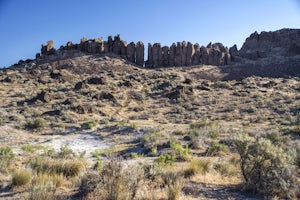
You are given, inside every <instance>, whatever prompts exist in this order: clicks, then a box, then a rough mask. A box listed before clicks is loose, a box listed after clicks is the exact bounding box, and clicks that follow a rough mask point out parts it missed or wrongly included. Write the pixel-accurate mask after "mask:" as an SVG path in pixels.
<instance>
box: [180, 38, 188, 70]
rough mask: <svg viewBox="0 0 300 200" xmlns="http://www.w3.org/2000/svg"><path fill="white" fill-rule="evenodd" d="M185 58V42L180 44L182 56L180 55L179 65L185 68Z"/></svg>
mask: <svg viewBox="0 0 300 200" xmlns="http://www.w3.org/2000/svg"><path fill="white" fill-rule="evenodd" d="M186 56H187V43H186V41H183V42H182V54H181V65H182V66H186V60H187V59H186Z"/></svg>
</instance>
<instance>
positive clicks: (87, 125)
mask: <svg viewBox="0 0 300 200" xmlns="http://www.w3.org/2000/svg"><path fill="white" fill-rule="evenodd" d="M97 125H98V123H97V122H96V121H86V122H83V123H82V124H81V128H84V129H92V128H94V127H96V126H97Z"/></svg>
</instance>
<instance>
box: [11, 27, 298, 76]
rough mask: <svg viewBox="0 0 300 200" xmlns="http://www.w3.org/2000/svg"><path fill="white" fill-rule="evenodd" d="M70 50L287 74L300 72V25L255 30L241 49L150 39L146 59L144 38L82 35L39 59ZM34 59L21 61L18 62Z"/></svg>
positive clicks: (232, 71)
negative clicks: (165, 44)
mask: <svg viewBox="0 0 300 200" xmlns="http://www.w3.org/2000/svg"><path fill="white" fill-rule="evenodd" d="M66 51H67V52H72V51H73V52H74V55H75V54H76V55H77V54H78V55H80V52H82V53H88V54H97V55H108V54H109V55H116V56H119V57H121V58H123V59H125V60H127V61H129V62H131V63H134V64H136V65H137V66H140V67H145V68H164V67H179V66H197V65H213V66H219V67H220V70H221V71H222V72H223V73H224V74H228V77H227V78H228V79H241V78H245V77H248V76H251V75H258V76H269V77H286V76H291V75H292V76H298V75H299V74H300V67H299V63H300V29H281V30H278V31H273V32H264V31H263V32H261V33H257V32H254V33H253V34H251V35H250V36H249V37H248V38H247V39H246V41H245V43H244V44H243V46H242V48H241V49H240V50H238V49H237V46H236V45H234V46H232V47H230V48H227V47H225V46H224V45H223V44H222V43H214V44H212V43H209V44H208V45H207V46H206V47H205V46H201V45H199V44H192V43H191V42H186V41H183V42H177V43H173V44H172V45H171V46H170V47H169V46H162V45H161V43H154V44H153V45H152V44H151V43H149V44H148V47H147V60H144V57H145V45H144V43H143V42H141V41H139V42H137V43H134V42H130V43H127V42H126V41H124V40H122V39H121V36H120V35H117V36H115V37H112V36H109V37H108V39H107V41H105V40H103V39H102V38H97V39H86V38H82V39H81V40H80V43H79V44H73V43H72V42H67V44H66V45H65V46H61V47H60V48H59V49H58V50H56V49H55V48H54V44H53V41H52V40H50V41H48V43H47V44H46V45H42V48H41V53H38V54H36V60H35V61H37V62H39V61H41V62H42V63H43V60H47V59H48V58H49V56H51V55H60V54H59V52H66ZM78 51H79V52H78ZM67 54H70V53H67ZM58 57H59V56H58ZM58 57H57V58H58ZM32 61H33V60H30V59H28V60H26V61H20V62H19V63H18V64H16V65H15V66H20V64H21V65H22V64H24V63H25V64H26V63H30V62H32ZM223 66H224V67H223Z"/></svg>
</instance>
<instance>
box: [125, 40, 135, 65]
mask: <svg viewBox="0 0 300 200" xmlns="http://www.w3.org/2000/svg"><path fill="white" fill-rule="evenodd" d="M135 57H136V54H135V43H134V42H130V43H129V44H128V45H127V47H126V58H127V60H129V61H130V62H133V63H135Z"/></svg>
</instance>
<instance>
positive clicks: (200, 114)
mask: <svg viewBox="0 0 300 200" xmlns="http://www.w3.org/2000/svg"><path fill="white" fill-rule="evenodd" d="M64 53H66V52H64ZM64 56H66V59H65V60H59V61H57V62H56V61H55V62H51V63H47V62H46V60H45V62H46V63H44V64H40V63H36V66H34V67H33V66H30V67H26V68H24V69H20V70H14V69H7V70H0V84H1V87H0V96H1V97H3V98H2V101H1V102H0V107H1V109H0V129H1V130H0V139H1V141H3V142H2V145H7V146H1V147H0V169H1V170H0V182H1V184H2V183H3V186H5V184H6V183H7V184H8V185H13V186H22V187H15V189H16V190H21V191H20V192H19V193H18V194H17V193H16V194H11V195H12V198H14V197H16V198H18V197H19V196H18V195H20V196H21V195H23V194H28V198H29V199H71V198H73V196H71V195H75V196H76V197H77V195H78V196H80V194H83V196H84V197H83V198H86V199H132V198H134V199H189V198H192V199H194V198H210V197H209V196H208V195H207V194H206V192H209V193H210V194H211V195H212V198H216V197H217V198H220V199H221V198H222V199H230V198H236V199H243V198H246V197H247V194H246V193H244V192H243V191H238V190H236V189H234V188H239V187H235V186H244V188H245V189H248V190H251V191H252V193H257V194H258V195H262V196H265V198H271V196H276V197H277V198H279V199H284V198H299V192H298V193H297V188H299V180H300V178H299V168H300V156H299V155H300V148H299V146H300V145H299V136H300V128H299V120H300V114H299V106H300V104H299V100H300V95H299V94H298V93H299V87H300V85H299V78H296V77H291V78H267V77H247V78H244V79H242V80H231V81H219V80H215V79H218V78H216V77H213V78H211V80H204V79H202V78H205V77H206V75H205V76H204V77H203V76H202V74H203V70H204V71H206V70H208V71H210V70H212V71H214V72H215V71H216V70H215V69H214V68H213V67H212V66H205V65H204V66H202V67H201V68H197V67H185V68H176V69H173V68H162V69H158V70H152V69H151V70H150V69H147V70H145V69H143V68H136V67H134V66H131V65H130V64H129V63H127V62H124V61H123V60H120V59H119V58H115V57H111V56H110V55H105V56H98V55H93V56H92V55H84V57H81V56H75V57H70V58H69V57H68V54H66V55H64ZM46 58H47V57H46V56H44V59H46ZM77 59H79V60H80V62H78V60H77ZM95 61H97V62H95ZM81 62H82V63H81ZM70 63H72V64H70ZM70 66H72V67H70ZM94 66H97V67H94ZM116 66H122V70H119V67H118V68H117V69H118V70H116ZM216 73H218V72H216ZM35 74H38V77H36V78H32V77H33V76H34V75H35ZM95 74H98V75H99V76H101V80H105V81H103V82H102V83H101V84H95V83H93V84H90V83H91V82H90V83H89V80H90V79H91V78H93V76H94V75H95ZM198 76H199V77H198ZM6 78H9V79H11V80H13V81H14V82H5V80H6ZM206 78H207V77H206ZM99 80H100V79H99ZM41 91H43V92H41ZM24 129H26V130H25V131H24ZM37 132H38V133H39V134H36V133H37ZM239 132H246V133H247V134H246V135H247V137H246V136H242V137H238V138H234V140H233V139H232V138H233V137H235V136H236V135H237V134H238V133H239ZM279 132H282V133H283V134H279ZM260 133H264V134H260ZM79 136H80V137H79ZM78 138H80V142H78V141H79V140H78ZM56 141H57V143H56ZM73 142H74V143H73ZM60 144H63V145H62V146H59V145H60ZM84 150H86V151H84ZM14 152H15V153H14ZM116 157H122V158H123V159H126V160H122V159H120V160H118V159H116ZM137 158H138V159H137ZM82 177H84V178H82ZM1 186H2V185H1ZM213 187H218V188H217V189H216V190H214V189H215V188H213ZM228 187H230V190H227V189H228ZM207 189H208V191H206V190H207ZM232 190H235V191H234V192H233V193H231V192H230V191H232ZM224 191H226V192H224ZM74 193H77V194H74ZM14 195H16V196H14ZM64 195H65V196H64ZM201 195H203V196H201ZM205 195H207V196H205ZM216 195H217V196H216ZM297 195H298V196H297ZM25 196H26V195H25Z"/></svg>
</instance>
